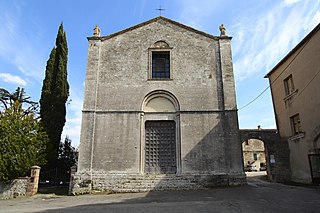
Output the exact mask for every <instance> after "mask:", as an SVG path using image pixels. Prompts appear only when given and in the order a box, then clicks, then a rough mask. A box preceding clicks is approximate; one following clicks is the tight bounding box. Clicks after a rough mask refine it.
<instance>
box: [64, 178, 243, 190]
mask: <svg viewBox="0 0 320 213" xmlns="http://www.w3.org/2000/svg"><path fill="white" fill-rule="evenodd" d="M244 184H246V176H245V174H232V175H231V174H215V175H210V174H205V175H196V174H183V175H174V174H172V175H140V174H93V175H92V178H90V175H89V174H81V175H80V174H75V175H74V177H73V183H72V185H71V187H72V188H71V190H70V191H69V192H70V194H72V195H76V194H86V193H95V192H108V193H120V192H148V191H161V190H191V189H205V188H212V187H219V186H236V185H244Z"/></svg>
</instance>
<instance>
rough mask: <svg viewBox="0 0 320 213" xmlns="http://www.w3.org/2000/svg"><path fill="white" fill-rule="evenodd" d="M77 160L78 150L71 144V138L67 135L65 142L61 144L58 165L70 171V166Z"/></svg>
mask: <svg viewBox="0 0 320 213" xmlns="http://www.w3.org/2000/svg"><path fill="white" fill-rule="evenodd" d="M76 160H77V152H76V150H75V148H74V147H73V146H72V145H71V139H70V138H69V137H68V136H66V138H65V139H64V142H61V143H60V145H59V157H58V167H59V168H61V169H64V170H66V171H69V170H70V167H71V166H73V165H75V163H76Z"/></svg>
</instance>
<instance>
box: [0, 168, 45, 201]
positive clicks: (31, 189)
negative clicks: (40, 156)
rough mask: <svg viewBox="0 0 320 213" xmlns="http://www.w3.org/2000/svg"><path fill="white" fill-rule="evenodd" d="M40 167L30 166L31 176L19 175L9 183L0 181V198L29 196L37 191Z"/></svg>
mask: <svg viewBox="0 0 320 213" xmlns="http://www.w3.org/2000/svg"><path fill="white" fill-rule="evenodd" d="M39 174H40V167H38V166H33V167H31V175H30V176H31V177H20V178H17V179H14V180H12V181H10V182H9V183H1V182H0V199H11V198H15V197H19V196H31V195H34V194H36V193H37V192H38V183H39Z"/></svg>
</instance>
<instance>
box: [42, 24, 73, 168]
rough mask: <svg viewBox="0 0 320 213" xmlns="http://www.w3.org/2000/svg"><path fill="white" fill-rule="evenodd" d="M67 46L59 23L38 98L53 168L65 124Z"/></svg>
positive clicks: (67, 86)
mask: <svg viewBox="0 0 320 213" xmlns="http://www.w3.org/2000/svg"><path fill="white" fill-rule="evenodd" d="M67 61H68V45H67V39H66V33H65V31H64V29H63V24H62V23H61V25H60V27H59V30H58V34H57V38H56V45H55V47H54V48H53V49H52V51H51V53H50V57H49V60H48V61H47V66H46V72H45V78H44V80H43V85H42V92H41V98H40V117H41V122H42V123H43V125H44V127H45V129H46V131H47V134H48V136H49V141H50V146H48V148H47V155H48V158H47V159H48V166H49V167H52V166H55V164H56V161H57V159H58V150H59V144H60V140H61V133H62V130H63V127H64V124H65V122H66V101H67V99H68V96H69V84H68V81H67Z"/></svg>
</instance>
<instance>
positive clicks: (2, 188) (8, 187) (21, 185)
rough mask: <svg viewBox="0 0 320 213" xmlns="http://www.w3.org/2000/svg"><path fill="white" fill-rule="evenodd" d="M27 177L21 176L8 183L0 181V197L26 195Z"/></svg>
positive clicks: (28, 179) (9, 197)
mask: <svg viewBox="0 0 320 213" xmlns="http://www.w3.org/2000/svg"><path fill="white" fill-rule="evenodd" d="M29 182H30V178H29V177H21V178H18V179H15V180H12V181H10V182H9V183H1V182H0V199H11V198H14V197H19V196H26V194H27V187H28V183H29Z"/></svg>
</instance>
